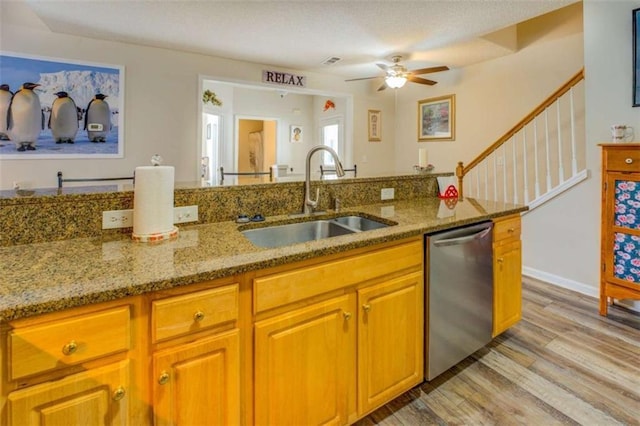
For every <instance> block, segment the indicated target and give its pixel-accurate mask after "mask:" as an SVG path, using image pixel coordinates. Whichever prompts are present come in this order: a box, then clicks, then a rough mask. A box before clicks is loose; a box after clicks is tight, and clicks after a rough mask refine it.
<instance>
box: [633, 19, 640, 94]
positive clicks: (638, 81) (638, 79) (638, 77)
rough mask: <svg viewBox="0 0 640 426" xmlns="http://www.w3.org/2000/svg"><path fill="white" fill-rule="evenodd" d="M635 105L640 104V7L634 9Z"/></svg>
mask: <svg viewBox="0 0 640 426" xmlns="http://www.w3.org/2000/svg"><path fill="white" fill-rule="evenodd" d="M632 13H633V106H634V107H637V106H640V40H639V39H638V38H639V37H640V28H639V26H640V8H638V9H634V10H633V12H632Z"/></svg>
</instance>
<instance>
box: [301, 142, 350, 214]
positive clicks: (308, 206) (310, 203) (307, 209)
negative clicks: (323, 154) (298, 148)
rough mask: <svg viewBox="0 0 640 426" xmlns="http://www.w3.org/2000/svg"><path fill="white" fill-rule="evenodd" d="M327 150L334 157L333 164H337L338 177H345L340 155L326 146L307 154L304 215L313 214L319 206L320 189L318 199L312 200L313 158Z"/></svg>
mask: <svg viewBox="0 0 640 426" xmlns="http://www.w3.org/2000/svg"><path fill="white" fill-rule="evenodd" d="M321 150H325V151H327V152H328V153H329V154H331V156H332V157H333V162H334V163H335V164H336V175H338V177H342V176H344V169H343V168H342V163H340V159H339V158H338V154H337V153H336V152H335V151H334V150H333V149H331V148H329V147H328V146H325V145H316V146H314V147H313V148H311V149H310V150H309V152H308V153H307V161H306V166H305V169H304V207H303V210H302V211H303V213H304V214H311V213H313V211H314V210H315V208H316V207H317V206H318V199H319V198H320V188H316V199H315V200H312V199H311V156H313V154H314V153H315V152H317V151H321Z"/></svg>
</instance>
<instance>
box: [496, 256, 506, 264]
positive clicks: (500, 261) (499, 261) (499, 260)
mask: <svg viewBox="0 0 640 426" xmlns="http://www.w3.org/2000/svg"><path fill="white" fill-rule="evenodd" d="M496 262H498V263H502V262H504V258H502V257H499V258H497V259H496Z"/></svg>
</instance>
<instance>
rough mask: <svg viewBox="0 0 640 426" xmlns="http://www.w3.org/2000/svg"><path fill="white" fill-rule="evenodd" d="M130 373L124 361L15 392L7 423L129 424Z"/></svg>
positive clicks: (32, 425)
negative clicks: (128, 393)
mask: <svg viewBox="0 0 640 426" xmlns="http://www.w3.org/2000/svg"><path fill="white" fill-rule="evenodd" d="M129 374H130V369H129V362H128V361H121V362H119V363H115V364H111V365H108V366H105V367H99V368H94V369H90V370H87V371H85V372H83V373H77V374H73V375H70V376H67V377H65V378H63V379H62V380H57V381H51V382H45V383H42V384H39V385H35V386H31V387H28V388H25V389H22V390H17V391H15V392H12V393H11V394H9V398H8V404H7V416H8V418H7V424H9V425H12V426H25V425H30V426H39V425H42V426H48V425H123V426H124V425H128V424H130V423H129V416H130V411H129V407H128V405H129V402H128V399H129V396H128V395H127V392H128V391H129V389H130V379H129Z"/></svg>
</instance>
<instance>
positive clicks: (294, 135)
mask: <svg viewBox="0 0 640 426" xmlns="http://www.w3.org/2000/svg"><path fill="white" fill-rule="evenodd" d="M302 136H303V134H302V126H296V125H292V126H291V128H290V136H289V141H290V142H291V143H299V142H302Z"/></svg>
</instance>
